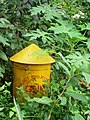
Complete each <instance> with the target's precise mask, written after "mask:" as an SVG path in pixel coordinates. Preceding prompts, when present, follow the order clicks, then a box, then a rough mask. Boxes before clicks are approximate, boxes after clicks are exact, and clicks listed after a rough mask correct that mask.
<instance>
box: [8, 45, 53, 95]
mask: <svg viewBox="0 0 90 120" xmlns="http://www.w3.org/2000/svg"><path fill="white" fill-rule="evenodd" d="M10 60H11V61H13V69H14V70H13V71H14V80H13V94H14V96H15V97H16V93H17V88H20V87H21V86H23V90H24V92H25V93H26V94H28V95H30V96H32V97H34V96H42V95H43V94H44V93H45V86H49V84H50V70H51V63H53V62H55V60H54V59H53V58H52V57H51V56H49V55H48V54H47V53H46V52H45V51H43V50H42V49H41V48H39V47H38V46H37V45H35V44H31V45H29V46H28V47H26V48H24V49H23V50H21V51H20V52H18V53H17V54H15V55H14V56H12V57H11V58H10Z"/></svg>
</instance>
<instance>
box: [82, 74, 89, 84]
mask: <svg viewBox="0 0 90 120" xmlns="http://www.w3.org/2000/svg"><path fill="white" fill-rule="evenodd" d="M82 75H83V76H84V77H85V81H86V83H87V84H90V74H89V73H85V72H82Z"/></svg>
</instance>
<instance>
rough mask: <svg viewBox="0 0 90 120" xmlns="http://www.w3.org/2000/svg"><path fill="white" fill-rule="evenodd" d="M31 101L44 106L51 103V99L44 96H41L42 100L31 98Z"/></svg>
mask: <svg viewBox="0 0 90 120" xmlns="http://www.w3.org/2000/svg"><path fill="white" fill-rule="evenodd" d="M31 101H35V102H37V103H41V104H46V105H50V103H52V102H53V100H52V99H50V98H48V97H46V96H43V97H42V98H33V99H32V100H31Z"/></svg>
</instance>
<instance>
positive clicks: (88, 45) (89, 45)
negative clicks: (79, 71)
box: [86, 39, 90, 51]
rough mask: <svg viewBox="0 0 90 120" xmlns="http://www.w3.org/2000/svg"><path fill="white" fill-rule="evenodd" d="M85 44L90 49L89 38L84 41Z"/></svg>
mask: <svg viewBox="0 0 90 120" xmlns="http://www.w3.org/2000/svg"><path fill="white" fill-rule="evenodd" d="M86 45H87V47H88V49H89V51H90V39H88V41H87V42H86Z"/></svg>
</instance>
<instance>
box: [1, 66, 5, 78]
mask: <svg viewBox="0 0 90 120" xmlns="http://www.w3.org/2000/svg"><path fill="white" fill-rule="evenodd" d="M4 73H5V67H4V66H1V65H0V77H2V78H3V74H4Z"/></svg>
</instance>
